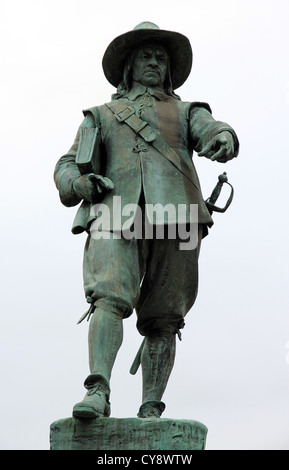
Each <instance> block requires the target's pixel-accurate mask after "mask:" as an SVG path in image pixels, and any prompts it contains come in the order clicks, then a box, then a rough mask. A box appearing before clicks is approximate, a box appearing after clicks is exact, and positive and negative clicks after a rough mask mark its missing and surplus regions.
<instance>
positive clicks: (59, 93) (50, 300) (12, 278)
mask: <svg viewBox="0 0 289 470" xmlns="http://www.w3.org/2000/svg"><path fill="white" fill-rule="evenodd" d="M288 18H289V3H288V0H250V1H249V0H240V1H239V0H219V1H215V0H202V1H200V0H178V2H174V1H171V0H166V1H157V2H156V1H155V0H153V1H152V0H147V1H146V2H135V1H132V0H122V1H121V2H117V1H110V0H108V1H106V2H100V1H97V0H25V2H24V1H22V0H7V1H5V0H0V39H1V89H0V93H1V139H0V147H1V151H0V155H1V168H2V174H1V185H0V191H1V199H0V200H1V246H0V250H1V289H2V293H1V329H0V336H1V341H0V347H1V356H0V357H1V359H0V361H1V362H0V364H1V370H0V374H1V391H0V398H1V407H0V409H1V411H0V448H1V449H23V450H28V449H32V450H37V449H43V450H46V449H49V427H50V424H51V423H52V422H53V421H55V420H58V419H61V418H66V417H69V416H71V412H72V407H73V405H74V404H75V403H76V402H78V401H79V400H80V399H82V397H83V395H84V393H85V390H84V388H83V381H84V379H85V378H86V376H87V374H88V373H89V369H88V351H87V331H88V324H87V323H86V322H85V323H83V324H81V325H78V326H77V325H76V323H77V321H78V319H79V317H80V316H81V315H82V314H83V313H84V311H85V310H86V309H87V304H86V302H85V298H84V294H83V289H82V254H83V247H84V243H85V238H86V237H85V235H78V236H75V235H72V233H71V231H70V230H71V224H72V221H73V218H74V215H75V212H76V208H69V209H68V208H65V207H64V206H62V205H61V203H60V201H59V197H58V193H57V190H56V188H55V186H54V182H53V171H54V167H55V164H56V162H57V160H58V159H59V157H60V156H61V155H63V154H64V153H66V152H67V150H68V149H69V148H70V146H71V144H72V142H73V139H74V136H75V133H76V131H77V128H78V126H79V124H80V123H81V121H82V109H85V108H87V107H90V106H94V105H100V104H103V103H104V102H106V101H108V100H109V98H110V96H111V94H112V93H114V91H115V90H114V89H113V87H112V86H111V85H110V84H109V83H108V82H107V81H106V79H105V77H104V74H103V71H102V67H101V60H102V56H103V53H104V51H105V49H106V47H107V45H108V44H109V42H110V41H111V40H112V39H114V38H115V37H116V36H118V35H119V34H122V33H124V32H126V31H129V30H131V29H133V27H134V26H136V25H137V24H138V23H140V22H142V21H152V22H154V23H156V24H158V25H159V26H160V27H161V28H163V29H168V30H173V31H178V32H181V33H183V34H185V35H186V36H187V37H188V38H189V39H190V41H191V44H192V47H193V51H194V63H193V68H192V72H191V75H190V77H189V78H188V80H187V82H186V83H185V84H184V85H183V86H182V87H181V88H180V89H178V90H177V93H178V94H179V95H180V96H181V98H182V99H183V100H185V101H206V102H208V103H209V104H210V106H211V108H212V110H213V115H214V117H215V118H216V119H220V120H223V121H226V122H228V123H229V124H230V125H231V126H232V127H233V128H234V129H235V130H236V132H237V135H238V137H239V140H240V144H241V147H240V156H239V158H238V159H235V160H234V161H232V162H230V163H227V164H226V165H222V164H218V163H216V162H214V163H213V162H210V161H209V160H206V159H202V158H198V157H197V156H195V165H196V167H197V170H198V173H199V177H200V179H201V185H202V190H203V194H204V197H208V196H209V195H210V193H211V191H212V189H213V187H214V185H215V183H216V181H217V177H218V175H219V174H220V173H222V172H223V171H227V173H228V177H229V181H230V182H231V183H232V184H233V186H234V188H235V198H234V201H233V204H232V206H231V207H230V209H229V210H228V212H227V213H226V214H216V215H215V217H214V219H215V225H214V227H213V228H212V229H211V231H210V235H209V237H207V238H206V239H205V240H204V241H203V245H202V249H201V258H200V290H199V296H198V299H197V302H196V304H195V306H194V308H193V309H192V311H191V312H190V313H189V314H188V316H187V319H186V327H185V329H184V330H183V340H182V342H178V344H177V359H176V364H175V368H174V371H173V374H172V376H171V379H170V382H169V385H168V387H167V391H166V393H165V396H164V401H165V403H166V406H167V408H166V411H165V413H164V415H163V417H166V418H175V419H181V418H184V419H193V420H198V421H201V422H202V423H204V424H205V425H206V426H207V427H208V429H209V432H208V438H207V449H208V450H213V449H217V450H218V449H221V450H231V449H233V450H237V449H241V450H247V449H248V450H250V449H253V450H255V449H257V450H259V449H260V450H269V449H274V450H277V449H283V450H285V449H286V450H289V405H288V402H289V328H288V327H289V320H288V261H289V260H288V226H289V223H288V171H289V139H288V127H289V126H288V112H289V61H288V46H289V30H288ZM135 320H136V319H135V316H133V317H131V318H130V319H129V320H127V321H126V322H125V325H124V326H125V335H124V343H123V346H122V348H121V351H120V353H119V356H118V358H117V361H116V364H115V369H114V372H113V376H112V382H111V387H112V395H111V403H112V416H114V417H116V418H118V417H131V416H136V413H137V411H138V408H139V405H140V401H141V374H140V372H139V373H138V374H137V375H136V376H134V377H133V376H130V375H129V368H130V365H131V362H132V360H133V358H134V356H135V353H136V351H137V349H138V347H139V345H140V343H141V340H142V338H141V337H140V335H139V334H138V333H137V331H136V328H135Z"/></svg>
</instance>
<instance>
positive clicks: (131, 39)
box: [102, 29, 193, 90]
mask: <svg viewBox="0 0 289 470" xmlns="http://www.w3.org/2000/svg"><path fill="white" fill-rule="evenodd" d="M148 43H158V44H162V45H163V46H164V47H165V48H166V50H167V52H168V54H169V57H170V66H171V78H172V86H173V89H174V90H175V89H177V88H179V87H180V86H181V85H182V84H183V83H184V82H185V81H186V79H187V78H188V76H189V74H190V71H191V68H192V63H193V53H192V48H191V44H190V41H189V40H188V38H187V37H186V36H184V35H182V34H180V33H176V32H173V31H165V30H162V29H138V30H133V31H129V32H128V33H125V34H122V35H121V36H118V37H117V38H115V39H114V40H113V41H112V42H111V43H110V44H109V46H108V47H107V49H106V51H105V53H104V56H103V60H102V67H103V71H104V75H105V77H106V78H107V80H108V81H109V83H111V84H112V85H113V86H114V87H116V88H117V87H118V85H119V83H120V82H121V80H122V78H123V69H124V64H125V61H126V58H127V56H128V54H129V52H130V51H131V50H132V49H134V48H135V47H138V46H140V45H142V44H148Z"/></svg>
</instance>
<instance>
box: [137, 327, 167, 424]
mask: <svg viewBox="0 0 289 470" xmlns="http://www.w3.org/2000/svg"><path fill="white" fill-rule="evenodd" d="M175 352H176V335H175V334H172V333H167V334H161V333H160V334H156V335H149V336H147V337H146V340H145V343H144V348H143V351H142V356H141V366H142V375H143V397H142V403H143V404H142V406H141V407H140V410H139V413H138V416H139V417H140V418H147V417H156V418H159V417H160V416H161V414H162V412H163V411H164V409H165V405H164V403H163V402H162V401H161V399H162V396H163V394H164V391H165V389H166V386H167V383H168V380H169V377H170V374H171V371H172V369H173V366H174V361H175Z"/></svg>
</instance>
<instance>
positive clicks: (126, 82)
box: [112, 49, 181, 100]
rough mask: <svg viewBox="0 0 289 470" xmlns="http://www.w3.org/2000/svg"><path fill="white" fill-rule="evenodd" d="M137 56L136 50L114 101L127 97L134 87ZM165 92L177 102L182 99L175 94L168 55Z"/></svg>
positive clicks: (128, 61) (127, 65)
mask: <svg viewBox="0 0 289 470" xmlns="http://www.w3.org/2000/svg"><path fill="white" fill-rule="evenodd" d="M135 55H136V49H134V50H133V51H132V52H131V53H130V54H129V56H128V58H127V60H126V62H125V65H124V68H123V77H122V80H121V82H120V83H119V85H118V87H117V92H116V93H115V94H114V95H112V99H113V100H116V99H118V98H121V97H122V96H124V95H126V94H127V93H128V92H129V91H130V90H131V87H132V82H133V78H132V67H133V62H134V59H135ZM164 92H165V93H166V94H167V95H169V96H172V97H173V98H175V99H176V100H180V99H181V98H180V97H179V96H178V95H177V94H176V93H175V92H174V90H173V86H172V78H171V68H170V58H169V55H168V63H167V73H166V77H165V81H164Z"/></svg>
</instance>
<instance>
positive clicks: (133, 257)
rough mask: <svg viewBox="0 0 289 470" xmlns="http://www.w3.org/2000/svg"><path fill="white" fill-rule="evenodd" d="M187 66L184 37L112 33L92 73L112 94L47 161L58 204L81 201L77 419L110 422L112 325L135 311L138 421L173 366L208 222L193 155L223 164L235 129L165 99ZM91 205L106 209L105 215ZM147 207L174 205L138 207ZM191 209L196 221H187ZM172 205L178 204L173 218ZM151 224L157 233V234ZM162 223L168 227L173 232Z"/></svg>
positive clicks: (151, 30)
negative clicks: (82, 349)
mask: <svg viewBox="0 0 289 470" xmlns="http://www.w3.org/2000/svg"><path fill="white" fill-rule="evenodd" d="M191 65H192V50H191V46H190V43H189V40H188V39H187V38H186V37H185V36H183V35H181V34H179V33H175V32H170V31H164V30H161V29H159V28H158V27H157V26H156V25H154V24H152V23H142V24H141V25H139V26H138V27H137V28H135V29H134V30H133V31H130V32H128V33H125V34H124V35H122V36H119V37H118V38H116V39H115V40H114V41H112V43H111V44H110V45H109V47H108V49H107V51H106V52H105V55H104V58H103V69H104V73H105V75H106V77H107V79H108V80H109V82H110V83H111V84H112V85H113V86H116V87H117V92H116V94H115V95H113V97H112V100H111V102H109V103H106V104H104V105H101V106H96V107H92V108H89V109H87V110H85V111H84V120H83V122H82V124H81V125H80V128H79V130H78V133H77V135H76V139H75V142H74V144H73V145H72V147H71V149H70V150H69V151H68V153H67V154H66V155H64V156H63V157H61V158H60V160H59V161H58V163H57V165H56V169H55V183H56V186H57V188H58V190H59V194H60V198H61V201H62V203H63V204H64V205H66V206H75V205H77V204H79V203H81V205H80V207H79V209H78V211H77V214H76V217H75V220H74V223H73V228H72V231H73V233H81V232H84V231H87V232H88V238H87V242H86V246H85V253H84V264H83V266H84V269H83V275H84V290H85V295H86V299H87V301H88V302H89V304H90V308H89V310H88V312H87V314H85V315H84V316H83V317H82V318H81V320H83V319H84V318H85V317H87V318H88V319H90V326H89V361H90V371H91V374H90V375H89V377H88V378H87V379H86V380H85V387H86V389H87V394H86V396H85V397H84V399H83V401H82V402H80V403H78V404H77V405H75V406H74V409H73V416H74V417H76V418H84V419H85V418H94V417H103V416H106V417H108V416H109V415H110V403H109V396H110V378H111V372H112V368H113V365H114V361H115V358H116V355H117V352H118V350H119V348H120V346H121V344H122V339H123V319H125V318H127V317H129V316H130V315H131V314H132V312H133V310H134V309H135V311H136V314H137V328H138V331H139V332H140V333H141V335H143V336H144V337H145V340H144V343H143V347H142V349H141V351H140V355H139V362H140V363H141V366H142V373H143V397H142V404H141V407H140V409H139V412H138V416H139V417H140V418H146V417H151V416H153V417H160V416H161V414H162V412H163V410H164V408H165V405H164V403H163V402H162V401H161V400H162V396H163V393H164V391H165V389H166V386H167V382H168V379H169V376H170V373H171V370H172V368H173V365H174V359H175V347H176V346H175V344H176V341H175V338H176V334H179V336H180V329H181V328H183V326H184V317H185V316H186V314H187V313H188V311H189V310H190V309H191V307H192V306H193V304H194V302H195V299H196V295H197V289H198V256H199V250H200V244H201V240H202V238H203V237H204V236H206V235H207V233H208V228H210V227H211V226H212V225H213V220H212V217H211V212H212V211H211V210H210V209H211V208H212V206H211V207H209V209H208V207H207V204H206V203H205V201H204V199H203V195H202V191H201V187H200V183H199V179H198V176H197V172H196V169H195V166H194V163H193V161H192V155H193V151H195V152H197V153H198V155H199V156H203V157H207V158H209V159H211V160H212V161H218V162H221V163H225V162H227V161H229V160H231V159H232V158H234V157H236V156H237V155H238V149H239V143H238V138H237V136H236V133H235V131H234V130H233V129H232V127H231V126H230V125H228V124H227V123H225V122H222V121H217V120H215V119H214V118H213V116H212V113H211V109H210V106H209V105H208V104H207V103H202V102H183V101H181V99H180V98H179V96H177V95H176V94H175V91H174V90H175V89H176V88H178V87H179V86H181V85H182V84H183V83H184V81H185V80H186V78H187V77H188V75H189V73H190V70H191ZM224 181H225V179H224V178H221V179H220V182H222V183H223V182H224ZM219 189H220V188H219V187H218V189H216V192H215V193H214V195H213V196H212V199H211V203H214V202H215V201H216V199H217V196H218V194H219ZM116 202H117V207H116V206H115V203H116ZM100 203H101V204H102V206H101V207H102V212H104V211H107V213H108V214H109V217H108V218H106V219H105V220H104V219H103V218H101V216H100V212H99V208H100V206H99V204H100ZM97 204H98V205H97ZM156 205H159V207H161V208H163V209H164V208H165V209H168V207H170V208H171V209H172V208H173V209H174V210H173V211H171V212H170V213H169V211H167V210H161V211H153V212H151V211H149V210H148V208H149V207H156ZM194 205H197V207H198V219H197V220H196V219H195V218H193V219H192V213H191V207H192V206H194ZM128 207H129V209H130V211H129V212H128V210H127V208H128ZM179 207H182V208H185V209H184V210H182V211H181V212H178V210H177V209H178V208H179ZM139 208H140V209H141V216H140V217H138V215H139V213H138V209H139ZM100 220H101V223H100ZM140 222H142V224H140ZM138 225H141V228H140V229H139V227H138V229H139V231H136V227H137V226H138ZM144 226H145V227H146V228H147V227H149V236H148V232H145V233H144ZM196 226H197V229H196ZM160 227H161V228H165V230H164V232H163V237H158V236H157V233H158V232H157V229H159V228H160ZM172 227H178V231H177V233H176V231H175V236H174V237H171V236H170V234H171V232H170V230H171V229H172ZM180 227H183V228H184V227H185V228H186V229H188V228H189V229H190V230H193V228H192V227H194V230H195V232H194V233H195V238H196V242H195V243H194V246H193V248H192V247H191V248H189V249H188V248H185V249H180V241H181V240H182V241H183V240H184V238H183V237H182V236H181V235H180V231H179V229H180ZM190 230H188V232H187V239H189V238H190V236H191V231H190ZM129 233H133V236H132V237H129V236H127V235H128V234H129ZM136 233H137V234H138V235H140V236H136Z"/></svg>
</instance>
